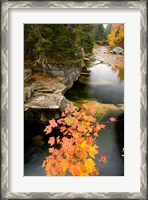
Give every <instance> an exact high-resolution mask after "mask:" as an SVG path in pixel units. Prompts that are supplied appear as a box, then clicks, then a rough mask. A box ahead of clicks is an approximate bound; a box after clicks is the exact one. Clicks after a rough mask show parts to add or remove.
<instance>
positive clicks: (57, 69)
mask: <svg viewBox="0 0 148 200" xmlns="http://www.w3.org/2000/svg"><path fill="white" fill-rule="evenodd" d="M83 67H84V63H83V62H82V63H81V65H80V64H79V65H76V64H71V65H64V64H50V63H44V66H43V63H42V64H40V66H38V67H37V68H36V67H35V68H34V70H35V71H40V72H43V71H44V73H45V74H47V75H49V76H53V77H57V78H58V79H59V81H60V82H61V83H63V84H64V85H66V87H67V89H70V88H71V87H72V85H73V82H74V81H76V80H78V78H79V76H80V73H81V71H82V69H83Z"/></svg>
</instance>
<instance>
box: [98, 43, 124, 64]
mask: <svg viewBox="0 0 148 200" xmlns="http://www.w3.org/2000/svg"><path fill="white" fill-rule="evenodd" d="M94 58H95V59H96V60H99V59H101V60H102V61H104V62H105V63H106V64H108V65H110V66H111V67H112V68H124V55H121V54H118V55H117V54H114V53H111V51H110V47H109V46H106V45H105V46H100V45H97V46H96V48H95V49H94Z"/></svg>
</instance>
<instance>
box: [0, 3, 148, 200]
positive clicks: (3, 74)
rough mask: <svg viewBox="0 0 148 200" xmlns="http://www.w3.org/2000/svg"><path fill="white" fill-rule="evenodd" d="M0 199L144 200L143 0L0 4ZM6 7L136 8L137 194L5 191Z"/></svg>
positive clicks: (6, 119) (144, 32)
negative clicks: (138, 153) (138, 176)
mask: <svg viewBox="0 0 148 200" xmlns="http://www.w3.org/2000/svg"><path fill="white" fill-rule="evenodd" d="M1 5H2V6H1V11H2V12H1V17H2V18H1V19H2V20H1V38H2V40H1V94H2V95H1V152H2V153H1V175H2V176H1V199H12V198H13V199H24V198H25V199H29V198H30V199H39V198H40V199H47V198H48V199H59V198H60V199H77V198H82V199H91V198H93V199H117V198H120V199H146V197H147V2H146V0H143V1H120V2H119V1H79V2H78V1H77V2H76V1H13V2H12V1H9V2H8V1H3V2H2V3H1ZM9 8H17V9H19V8H24V9H29V8H50V9H52V8H61V9H62V8H67V9H70V8H78V9H79V8H91V9H93V8H106V9H109V8H138V9H140V34H141V36H140V59H141V60H140V64H141V66H140V70H141V74H140V75H141V83H140V94H141V97H140V100H141V105H140V118H141V119H140V130H141V133H140V134H141V135H140V149H141V152H140V153H141V163H140V192H139V193H125V192H124V193H122V192H121V193H119V192H117V193H116V192H113V193H112V192H107V193H99V192H95V193H92V192H87V193H72V192H66V193H65V192H58V193H48V192H45V193H40V192H36V193H33V192H28V193H24V192H23V193H12V192H9V191H8V117H9V116H8V33H9V32H8V11H9Z"/></svg>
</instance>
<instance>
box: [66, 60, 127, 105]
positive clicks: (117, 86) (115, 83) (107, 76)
mask: <svg viewBox="0 0 148 200" xmlns="http://www.w3.org/2000/svg"><path fill="white" fill-rule="evenodd" d="M88 70H89V71H90V74H89V73H88V74H86V75H85V76H84V75H82V76H81V77H80V78H79V80H78V81H77V82H76V83H75V84H74V86H73V87H72V88H71V89H70V90H69V91H67V93H66V94H65V96H66V97H67V98H68V99H69V100H71V101H75V102H80V101H84V100H88V101H89V100H97V101H99V102H101V103H111V104H117V103H118V104H119V103H123V98H124V68H112V67H111V66H108V65H107V64H97V65H95V66H92V67H89V68H88Z"/></svg>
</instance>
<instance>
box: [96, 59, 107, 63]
mask: <svg viewBox="0 0 148 200" xmlns="http://www.w3.org/2000/svg"><path fill="white" fill-rule="evenodd" d="M98 61H99V63H98V64H101V63H105V62H106V61H105V60H104V59H99V60H98Z"/></svg>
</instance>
